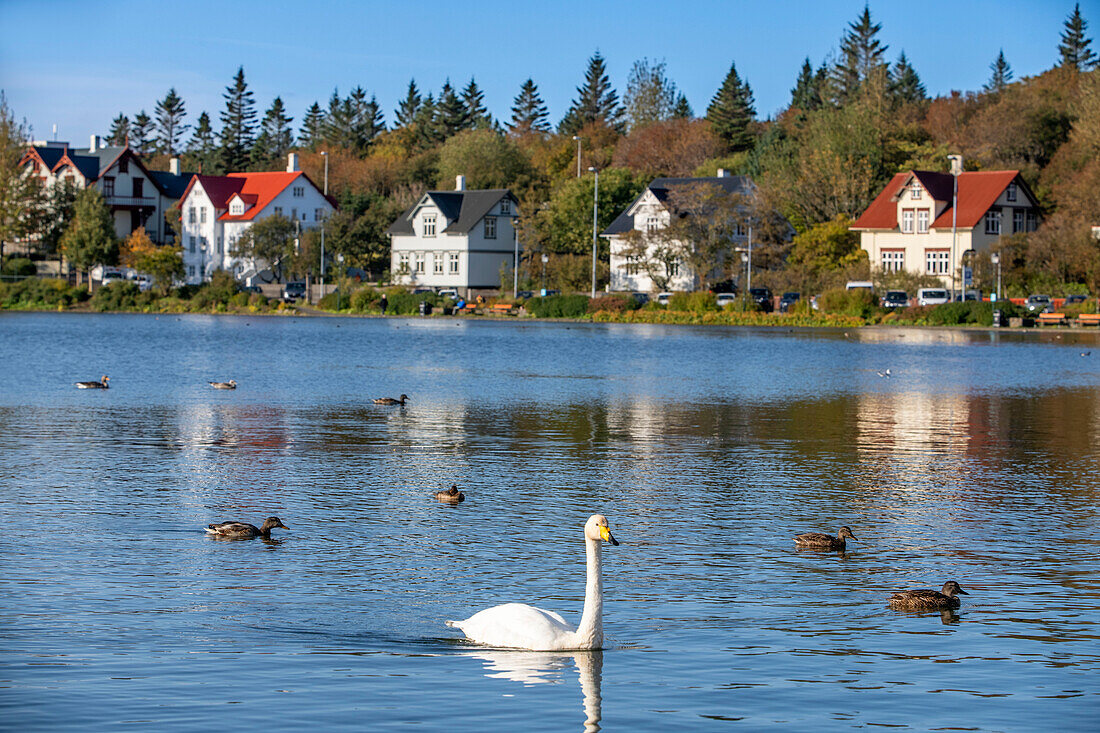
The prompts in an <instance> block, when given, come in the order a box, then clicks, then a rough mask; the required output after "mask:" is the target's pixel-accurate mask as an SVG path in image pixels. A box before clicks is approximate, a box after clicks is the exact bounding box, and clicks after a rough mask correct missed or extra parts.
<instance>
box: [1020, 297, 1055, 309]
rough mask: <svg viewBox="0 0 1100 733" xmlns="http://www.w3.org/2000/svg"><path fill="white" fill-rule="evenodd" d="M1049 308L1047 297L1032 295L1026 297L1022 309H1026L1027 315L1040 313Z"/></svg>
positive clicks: (1048, 298)
mask: <svg viewBox="0 0 1100 733" xmlns="http://www.w3.org/2000/svg"><path fill="white" fill-rule="evenodd" d="M1050 307H1051V304H1050V296H1049V295H1035V294H1032V295H1029V296H1027V300H1025V301H1024V308H1027V310H1028V312H1029V313H1042V312H1043V311H1045V310H1046V309H1047V308H1050Z"/></svg>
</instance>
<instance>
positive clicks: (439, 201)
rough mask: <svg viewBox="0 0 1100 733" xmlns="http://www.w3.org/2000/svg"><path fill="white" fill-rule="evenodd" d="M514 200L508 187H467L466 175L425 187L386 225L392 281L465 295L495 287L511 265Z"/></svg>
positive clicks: (516, 212) (515, 201)
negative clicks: (450, 187)
mask: <svg viewBox="0 0 1100 733" xmlns="http://www.w3.org/2000/svg"><path fill="white" fill-rule="evenodd" d="M517 203H518V200H517V199H516V197H515V196H514V195H513V194H512V192H511V191H509V190H508V189H506V188H495V189H486V190H480V191H467V190H466V183H465V176H458V177H457V179H456V185H455V190H454V191H428V192H426V193H425V194H424V195H422V196H421V197H420V199H419V200H418V201H417V202H416V203H415V204H414V205H413V206H412V207H410V208H409V209H408V210H407V211H405V212H404V213H403V214H401V216H400V217H399V218H398V219H397V221H395V222H394V223H393V224H392V225H391V226H390V228H389V229H387V230H386V233H387V234H388V235H389V236H390V246H391V258H392V259H391V264H390V272H391V273H392V275H391V277H392V279H393V281H394V282H396V283H401V284H403V285H411V286H419V287H434V288H454V289H456V290H458V291H459V292H460V293H462V294H464V295H466V294H468V292H469V291H470V290H471V289H475V290H477V289H490V288H499V287H500V273H501V269H502V268H504V269H506V270H508V271H510V270H511V268H512V267H513V266H514V264H515V263H514V262H513V260H514V258H515V252H516V248H517V246H518V244H517V240H516V227H515V224H516V217H518V216H519V210H518V209H517V208H516V205H517Z"/></svg>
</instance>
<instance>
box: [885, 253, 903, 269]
mask: <svg viewBox="0 0 1100 733" xmlns="http://www.w3.org/2000/svg"><path fill="white" fill-rule="evenodd" d="M882 269H883V271H884V272H900V271H901V270H904V269H905V250H903V249H884V250H882Z"/></svg>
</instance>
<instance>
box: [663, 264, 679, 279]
mask: <svg viewBox="0 0 1100 733" xmlns="http://www.w3.org/2000/svg"><path fill="white" fill-rule="evenodd" d="M665 274H667V275H668V276H669V277H676V276H677V275H679V274H680V263H679V262H677V261H675V260H673V261H672V262H667V263H665Z"/></svg>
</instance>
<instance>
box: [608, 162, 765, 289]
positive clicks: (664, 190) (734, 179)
mask: <svg viewBox="0 0 1100 733" xmlns="http://www.w3.org/2000/svg"><path fill="white" fill-rule="evenodd" d="M700 184H709V185H715V186H719V187H720V188H722V189H724V190H725V191H726V193H728V194H730V195H744V196H749V195H751V194H752V193H753V191H755V189H756V186H755V184H754V183H753V182H752V179H751V178H749V177H748V176H731V175H729V174H728V172H727V171H725V170H724V169H719V170H718V175H717V176H716V177H713V178H655V179H654V180H653V182H652V183H650V184H649V185H648V186H646V189H645V190H644V191H642V193H641V194H640V195H639V196H638V198H636V199H634V202H633V203H632V204H630V206H629V207H627V209H626V211H624V212H623V213H622V214H620V215H619V216H618V217H617V218H616V219H615V221H613V222H611V224H610V226H608V227H607V229H605V230H604V231H603V232H602V233H601V235H600V236H602V237H605V238H606V239H607V241H608V243H609V244H610V250H611V258H610V267H611V290H613V291H633V292H651V291H653V290H656V286H655V285H654V283H653V280H652V279H650V276H649V274H648V273H647V272H646V268H645V267H644V266H643V265H642V261H641V258H639V257H637V256H635V255H632V254H630V252H631V251H632V250H634V247H633V246H632V244H631V243H630V242H629V238H628V236H627V235H628V234H629V233H630V232H631V231H638V232H643V233H646V232H655V231H657V230H660V229H664V228H665V227H667V226H668V225H669V222H670V221H671V217H672V213H671V212H670V211H669V208H668V198H669V194H670V192H671V191H672V190H674V189H675V188H676V187H677V186H694V185H700ZM748 233H749V232H748V229H747V227H746V226H744V225H739V226H738V227H737V233H736V234H735V235H734V236H733V238H732V240H731V242H730V247H731V251H732V250H733V249H734V248H737V247H743V246H746V245H747V244H748ZM652 248H653V246H652V245H651V246H650V251H652ZM647 259H651V258H647ZM665 267H666V272H667V275H668V276H669V277H670V280H669V289H671V290H694V289H695V286H696V284H697V279H696V277H695V273H692V272H689V271H688V269H687V268H686V267H684V266H683V265H682V264H681V263H679V262H670V263H667V264H666V265H665Z"/></svg>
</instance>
